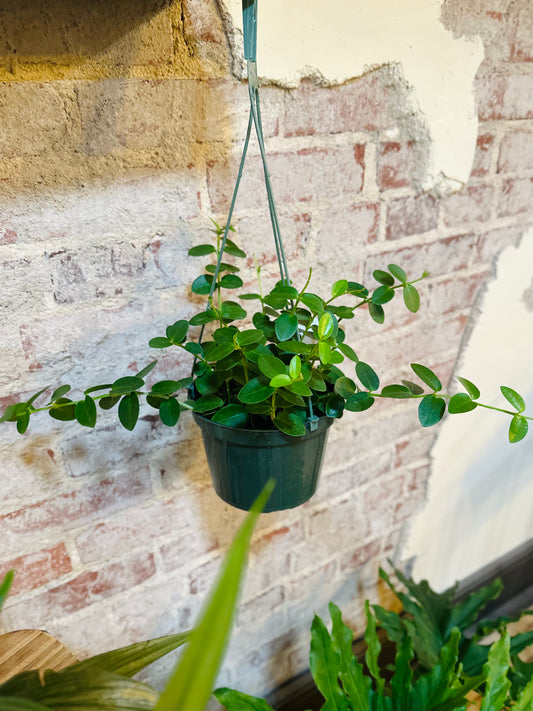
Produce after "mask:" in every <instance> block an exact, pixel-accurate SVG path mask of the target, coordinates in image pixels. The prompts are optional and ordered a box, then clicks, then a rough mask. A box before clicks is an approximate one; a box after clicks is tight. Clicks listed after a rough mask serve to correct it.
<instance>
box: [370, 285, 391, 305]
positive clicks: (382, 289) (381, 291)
mask: <svg viewBox="0 0 533 711" xmlns="http://www.w3.org/2000/svg"><path fill="white" fill-rule="evenodd" d="M392 299H394V289H391V288H390V287H389V286H378V288H377V289H376V290H375V291H374V292H372V303H373V304H374V305H375V306H380V305H381V304H387V303H388V302H389V301H391V300H392Z"/></svg>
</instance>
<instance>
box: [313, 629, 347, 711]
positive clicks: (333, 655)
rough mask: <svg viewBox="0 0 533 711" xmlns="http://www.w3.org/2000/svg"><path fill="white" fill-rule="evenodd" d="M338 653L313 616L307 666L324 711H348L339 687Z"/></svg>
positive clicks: (324, 630)
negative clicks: (321, 698)
mask: <svg viewBox="0 0 533 711" xmlns="http://www.w3.org/2000/svg"><path fill="white" fill-rule="evenodd" d="M340 663H341V661H340V652H339V651H338V649H337V648H336V647H335V645H334V644H333V643H332V640H331V637H330V634H329V632H328V630H327V628H326V625H325V624H324V623H323V622H322V620H321V619H320V617H318V616H317V615H315V617H314V619H313V624H312V625H311V651H310V653H309V666H310V668H311V674H312V675H313V679H314V681H315V684H316V686H317V688H318V690H319V691H320V693H321V694H322V696H323V697H324V698H325V700H326V703H325V704H324V706H323V707H322V709H323V710H324V711H348V709H349V704H348V699H347V698H346V696H345V694H344V692H343V690H342V689H341V687H340V685H339V671H340Z"/></svg>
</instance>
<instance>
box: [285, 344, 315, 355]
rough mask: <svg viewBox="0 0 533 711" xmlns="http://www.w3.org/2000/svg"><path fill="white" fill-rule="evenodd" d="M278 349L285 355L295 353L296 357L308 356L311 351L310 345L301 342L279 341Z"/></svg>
mask: <svg viewBox="0 0 533 711" xmlns="http://www.w3.org/2000/svg"><path fill="white" fill-rule="evenodd" d="M278 348H280V350H282V351H285V352H286V353H297V354H298V355H304V356H305V355H309V354H310V353H311V350H312V346H311V344H310V343H303V342H302V341H281V342H280V343H278Z"/></svg>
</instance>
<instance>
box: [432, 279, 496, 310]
mask: <svg viewBox="0 0 533 711" xmlns="http://www.w3.org/2000/svg"><path fill="white" fill-rule="evenodd" d="M489 274H490V272H489V270H488V269H484V270H483V271H480V272H477V273H476V274H472V273H471V272H467V273H466V274H461V273H460V272H459V273H456V274H455V275H450V276H448V277H446V278H443V279H438V280H432V281H430V282H429V283H428V287H429V299H428V301H429V309H430V311H431V312H432V313H434V314H449V313H452V312H454V311H461V310H464V309H469V308H471V306H472V304H473V303H474V301H475V299H476V297H477V295H478V293H479V290H480V288H481V286H482V285H483V284H484V283H485V281H486V279H487V277H488V276H489Z"/></svg>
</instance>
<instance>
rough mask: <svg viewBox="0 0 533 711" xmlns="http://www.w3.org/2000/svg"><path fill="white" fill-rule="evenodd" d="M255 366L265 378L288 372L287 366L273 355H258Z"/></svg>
mask: <svg viewBox="0 0 533 711" xmlns="http://www.w3.org/2000/svg"><path fill="white" fill-rule="evenodd" d="M257 367H258V368H259V370H260V371H261V372H262V373H263V375H265V376H266V377H267V378H275V377H276V375H287V374H288V372H289V368H288V366H287V365H286V364H285V363H284V362H283V361H282V360H280V359H279V358H276V356H273V355H262V356H259V358H258V360H257Z"/></svg>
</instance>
